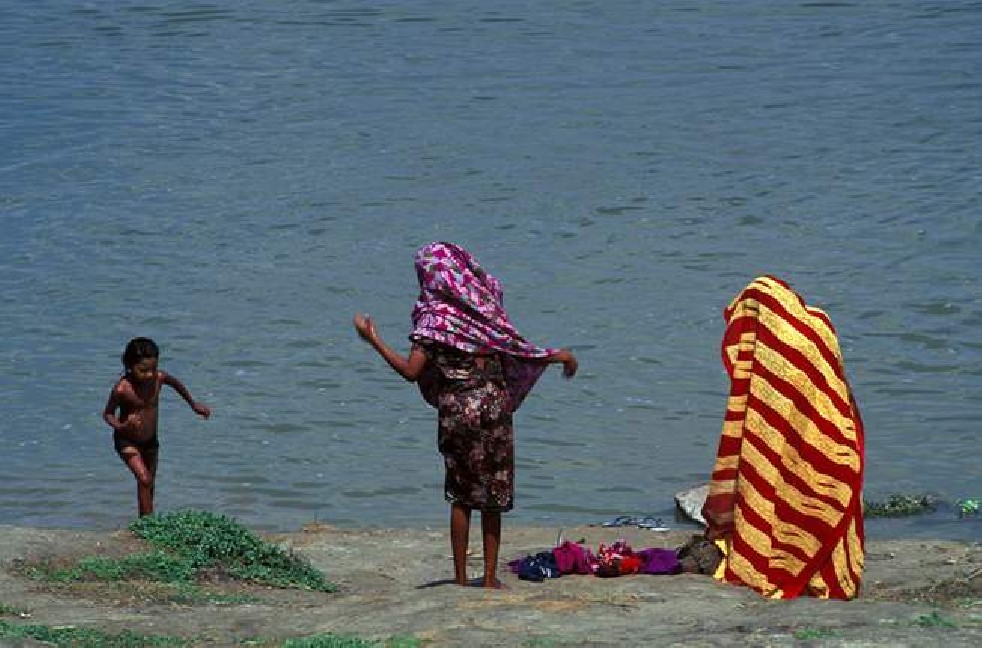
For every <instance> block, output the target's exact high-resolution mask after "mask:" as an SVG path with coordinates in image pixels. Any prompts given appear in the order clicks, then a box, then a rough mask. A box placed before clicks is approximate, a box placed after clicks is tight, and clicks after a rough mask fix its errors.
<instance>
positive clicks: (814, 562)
mask: <svg viewBox="0 0 982 648" xmlns="http://www.w3.org/2000/svg"><path fill="white" fill-rule="evenodd" d="M724 314H725V316H726V320H727V327H726V332H725V334H724V336H723V364H724V366H725V367H726V370H727V372H728V373H729V375H730V381H731V383H730V396H729V400H728V402H727V409H726V416H725V419H724V421H723V433H722V438H721V439H720V444H719V451H718V454H717V459H716V465H715V468H714V470H713V475H712V481H711V483H710V488H709V497H708V498H707V500H706V504H705V506H704V508H703V516H704V517H705V519H706V521H707V524H708V535H709V537H710V538H721V539H724V540H725V541H726V544H727V556H726V558H725V561H724V566H723V569H721V570H720V572H717V577H719V578H721V580H723V581H726V582H729V583H735V584H742V585H746V586H748V587H751V588H753V589H755V590H757V591H758V592H760V593H761V594H763V595H764V596H768V597H772V598H794V597H796V596H798V595H800V594H808V595H811V596H817V597H821V598H837V599H851V598H854V597H855V596H856V595H857V594H858V593H859V582H860V577H861V576H862V572H863V564H864V553H863V518H862V498H861V489H862V483H863V424H862V420H861V418H860V415H859V408H858V407H857V405H856V402H855V400H854V399H853V396H852V393H851V391H850V388H849V384H848V382H847V381H846V376H845V371H844V369H843V364H842V354H841V352H840V350H839V344H838V341H837V339H836V333H835V329H834V328H833V326H832V322H831V321H830V320H829V318H828V316H827V315H826V314H825V313H824V312H822V311H821V310H819V309H817V308H811V307H809V306H807V305H806V304H805V303H804V301H803V300H802V299H801V298H800V297H799V296H798V295H797V294H795V293H794V292H793V291H792V290H791V288H790V287H789V286H788V285H787V284H786V283H784V282H783V281H781V280H779V279H776V278H774V277H769V276H764V277H758V278H757V279H755V280H754V281H753V282H752V283H750V285H748V286H747V287H746V288H745V289H744V290H743V291H742V292H741V293H740V294H739V295H738V296H737V297H736V299H734V300H733V302H731V303H730V305H729V306H728V307H727V308H726V310H725V312H724Z"/></svg>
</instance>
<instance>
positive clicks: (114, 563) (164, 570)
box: [44, 551, 195, 583]
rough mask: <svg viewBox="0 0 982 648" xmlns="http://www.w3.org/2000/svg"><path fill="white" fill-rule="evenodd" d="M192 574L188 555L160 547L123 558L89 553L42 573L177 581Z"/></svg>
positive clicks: (60, 577)
mask: <svg viewBox="0 0 982 648" xmlns="http://www.w3.org/2000/svg"><path fill="white" fill-rule="evenodd" d="M194 574H195V569H194V566H193V565H192V564H191V563H190V561H188V560H187V559H185V558H183V557H181V556H175V555H173V554H169V553H165V552H163V551H153V552H150V553H142V554H133V555H130V556H125V557H123V558H104V557H102V556H89V557H87V558H82V559H81V560H79V561H78V562H77V563H76V564H75V565H73V566H71V567H67V568H62V569H53V570H50V571H48V572H47V573H46V574H44V576H45V577H46V578H47V579H48V580H53V581H58V582H74V581H86V580H102V581H119V580H133V579H143V580H151V581H159V582H162V583H176V582H189V581H191V580H192V579H193V578H194Z"/></svg>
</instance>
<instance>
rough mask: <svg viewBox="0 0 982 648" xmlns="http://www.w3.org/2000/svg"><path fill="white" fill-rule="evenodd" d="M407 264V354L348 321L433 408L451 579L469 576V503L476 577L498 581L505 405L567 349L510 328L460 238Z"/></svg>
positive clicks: (428, 248) (507, 475)
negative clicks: (413, 292)
mask: <svg viewBox="0 0 982 648" xmlns="http://www.w3.org/2000/svg"><path fill="white" fill-rule="evenodd" d="M415 265H416V276H417V278H418V280H419V287H420V294H419V298H418V300H417V301H416V305H415V307H414V308H413V314H412V318H413V331H412V334H411V335H410V336H409V338H410V340H411V341H412V346H411V348H410V351H409V355H408V356H406V357H404V356H402V355H400V354H399V353H397V352H395V351H393V350H392V349H391V348H390V347H389V346H388V345H387V344H386V343H385V342H383V341H382V339H381V337H379V334H378V332H377V331H376V329H375V323H374V322H373V321H372V320H371V318H370V317H368V316H367V315H361V314H358V315H355V318H354V325H355V329H356V330H357V331H358V334H359V335H360V336H361V337H362V338H363V339H364V340H365V341H366V342H368V343H369V344H371V345H372V346H373V347H374V348H375V350H376V351H377V352H378V353H379V355H381V356H382V358H384V359H385V361H386V362H388V363H389V365H390V366H391V367H392V368H393V369H394V370H395V371H396V372H397V373H399V374H400V375H401V376H402V377H403V378H405V379H406V380H408V381H410V382H416V383H417V384H418V385H419V389H420V391H421V392H422V395H423V397H424V399H425V400H426V401H427V402H428V403H429V404H430V405H432V406H433V407H436V408H437V409H438V411H439V419H438V421H439V422H438V447H439V450H440V453H441V454H442V455H443V458H444V465H445V468H446V473H445V479H444V495H445V497H446V500H447V501H448V502H450V546H451V549H452V551H453V563H454V580H455V582H456V583H457V584H458V585H468V584H469V583H468V580H467V545H468V535H469V533H470V521H471V511H472V510H473V509H477V510H479V511H481V531H482V537H483V547H484V579H483V580H482V581H481V584H483V586H484V587H487V588H496V587H500V583H499V582H498V580H497V578H496V570H497V562H498V548H499V546H500V543H501V513H502V512H504V511H509V510H511V508H512V504H513V499H514V490H515V482H514V471H515V464H514V442H513V435H512V413H513V412H514V411H515V410H516V409H517V408H518V406H519V405H520V404H521V402H522V400H523V399H524V398H525V395H526V394H527V393H528V392H529V390H530V389H531V388H532V386H533V385H534V384H535V382H536V380H538V378H539V376H540V375H541V374H542V372H543V371H544V370H545V368H546V366H547V365H548V364H550V363H562V364H563V375H565V376H566V377H567V378H572V377H573V375H574V374H576V369H577V362H576V358H575V356H574V355H573V354H572V353H571V352H570V351H568V350H566V349H550V348H543V347H537V346H535V345H533V344H531V343H530V342H528V341H526V340H525V338H523V337H522V336H521V335H519V334H518V331H516V330H515V328H514V326H512V324H511V322H510V321H509V319H508V315H507V313H506V312H505V309H504V306H503V305H502V290H501V284H500V283H499V282H498V280H497V279H496V278H495V277H493V276H492V275H490V274H488V273H487V272H486V271H485V270H484V269H482V268H481V266H480V265H478V263H477V261H476V260H475V259H474V257H473V256H471V254H470V253H469V252H467V251H466V250H464V249H463V248H461V247H460V246H457V245H454V244H453V243H430V244H428V245H425V246H423V247H422V248H420V249H419V250H417V252H416V256H415Z"/></svg>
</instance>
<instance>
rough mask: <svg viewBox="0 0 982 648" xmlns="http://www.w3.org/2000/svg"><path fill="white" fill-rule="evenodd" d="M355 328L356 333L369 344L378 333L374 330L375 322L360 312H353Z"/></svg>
mask: <svg viewBox="0 0 982 648" xmlns="http://www.w3.org/2000/svg"><path fill="white" fill-rule="evenodd" d="M355 330H356V331H358V335H360V336H361V339H363V340H365V341H366V342H368V343H369V344H371V343H372V341H373V340H375V338H376V336H377V335H378V334H377V333H376V331H375V322H373V321H372V318H371V317H369V316H368V315H362V314H361V313H356V314H355Z"/></svg>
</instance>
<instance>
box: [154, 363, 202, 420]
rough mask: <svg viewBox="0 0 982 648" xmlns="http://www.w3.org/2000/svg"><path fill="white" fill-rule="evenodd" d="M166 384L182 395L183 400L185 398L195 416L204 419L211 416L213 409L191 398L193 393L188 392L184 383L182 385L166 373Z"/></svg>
mask: <svg viewBox="0 0 982 648" xmlns="http://www.w3.org/2000/svg"><path fill="white" fill-rule="evenodd" d="M164 384H165V385H167V386H168V387H170V388H171V389H173V390H174V391H176V392H177V393H178V394H180V395H181V398H183V399H184V401H185V402H186V403H187V404H188V405H190V406H191V409H193V410H194V413H195V414H197V415H198V416H201V417H203V418H208V417H209V416H211V409H209V407H208V406H207V405H205V404H204V403H199V402H198V401H196V400H194V398H192V397H191V392H189V391H188V388H187V387H185V386H184V383H182V382H181V381H180V380H178V379H177V378H176V377H174V376H172V375H170V374H169V373H164Z"/></svg>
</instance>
